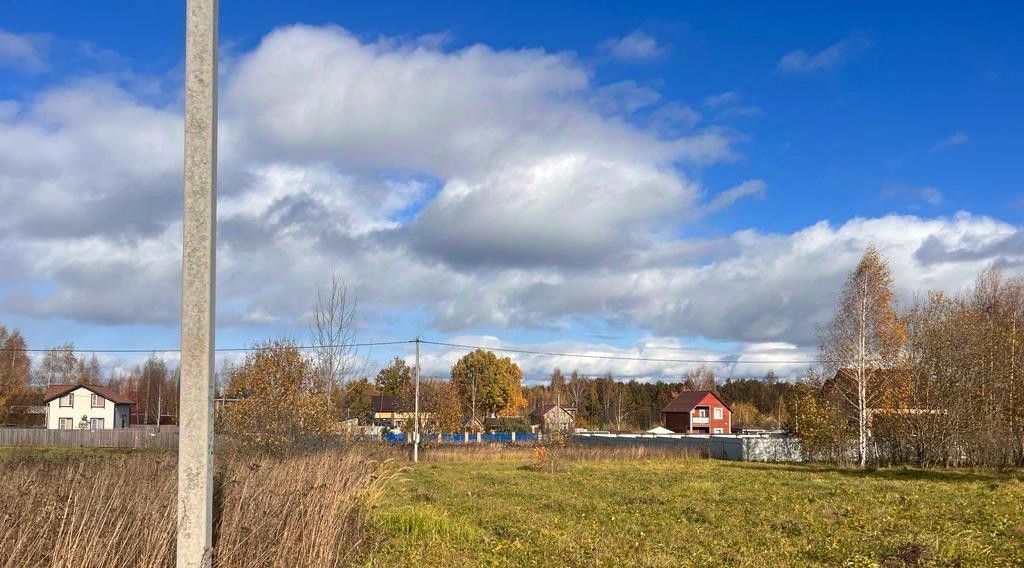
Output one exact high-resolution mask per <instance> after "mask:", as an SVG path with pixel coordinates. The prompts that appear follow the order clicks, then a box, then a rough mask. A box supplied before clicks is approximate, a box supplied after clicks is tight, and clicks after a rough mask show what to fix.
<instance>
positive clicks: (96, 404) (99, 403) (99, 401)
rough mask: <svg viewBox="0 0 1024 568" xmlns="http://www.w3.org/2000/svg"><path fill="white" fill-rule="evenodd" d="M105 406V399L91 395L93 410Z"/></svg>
mask: <svg viewBox="0 0 1024 568" xmlns="http://www.w3.org/2000/svg"><path fill="white" fill-rule="evenodd" d="M106 405H107V399H105V398H103V397H102V396H100V395H98V394H94V395H92V407H93V408H103V407H105V406H106Z"/></svg>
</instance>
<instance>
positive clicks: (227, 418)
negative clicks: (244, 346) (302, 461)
mask: <svg viewBox="0 0 1024 568" xmlns="http://www.w3.org/2000/svg"><path fill="white" fill-rule="evenodd" d="M315 383H316V375H315V373H314V368H313V365H312V364H311V363H310V361H309V359H307V358H306V357H305V356H304V355H303V354H302V352H301V351H300V350H299V349H298V348H297V346H296V345H295V343H293V342H291V341H289V340H272V341H268V342H266V343H262V344H260V345H257V346H256V348H255V350H254V351H252V352H250V353H249V354H248V355H246V357H245V360H244V361H243V362H242V363H241V364H240V365H238V366H236V367H233V368H231V369H230V370H229V371H228V387H227V391H226V393H225V394H226V396H227V398H228V399H229V400H231V402H230V403H228V404H226V405H225V407H224V410H223V412H222V415H221V416H220V417H219V419H220V421H221V424H220V430H221V431H224V432H228V433H230V434H232V435H233V436H234V438H235V439H236V440H237V441H238V442H240V443H241V444H243V445H246V446H252V447H257V448H263V449H268V450H275V449H282V448H285V447H288V446H290V445H293V444H296V443H298V442H302V441H306V440H309V439H322V438H324V437H326V436H327V435H328V434H329V433H330V432H331V430H332V426H333V423H332V419H331V417H330V414H329V412H328V408H327V403H326V401H325V399H324V397H323V396H322V395H320V394H318V391H317V390H316V389H315Z"/></svg>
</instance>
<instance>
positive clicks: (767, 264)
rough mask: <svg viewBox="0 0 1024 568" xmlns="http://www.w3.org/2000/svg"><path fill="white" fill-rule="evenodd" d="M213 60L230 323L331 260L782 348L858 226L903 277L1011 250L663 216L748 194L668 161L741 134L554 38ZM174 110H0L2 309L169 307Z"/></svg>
mask: <svg viewBox="0 0 1024 568" xmlns="http://www.w3.org/2000/svg"><path fill="white" fill-rule="evenodd" d="M224 82H225V90H224V106H223V110H224V112H223V115H222V116H223V121H222V123H221V134H222V136H221V147H220V150H221V156H222V162H221V171H220V178H219V179H220V195H219V198H220V206H221V207H220V211H219V214H220V217H219V227H218V231H219V234H218V238H219V249H218V288H217V290H218V294H219V298H218V310H219V315H218V317H219V322H220V323H221V324H222V325H226V326H237V327H238V328H242V329H246V326H255V327H253V329H258V330H259V332H260V333H263V332H265V330H266V328H265V327H260V326H266V325H269V324H274V325H281V326H288V325H301V324H302V323H304V318H305V317H306V316H307V314H308V310H309V304H310V302H309V295H310V293H311V291H312V290H313V288H314V287H315V286H316V285H317V284H318V283H322V281H323V280H324V279H325V278H326V277H327V276H328V275H329V274H330V272H331V271H332V270H334V271H337V272H338V273H340V274H342V275H343V276H344V277H345V278H346V279H348V280H349V282H350V283H351V285H352V286H353V289H354V292H355V293H356V294H357V295H358V297H359V299H360V305H361V310H362V312H361V313H362V314H363V316H362V317H363V318H365V319H368V320H374V319H380V318H383V317H384V316H385V315H386V314H388V313H395V312H399V313H412V312H415V313H417V314H422V316H423V317H425V318H428V319H429V320H430V322H431V325H432V326H433V328H434V329H435V330H437V331H438V332H445V333H465V332H466V330H469V329H478V330H479V329H482V328H488V327H490V328H496V329H503V328H518V329H522V328H537V327H545V328H562V329H568V328H569V327H570V326H571V325H572V324H574V323H576V322H578V321H590V322H593V321H597V322H600V323H601V324H602V325H606V326H608V327H619V326H621V327H625V328H629V329H640V330H645V332H647V333H650V334H651V335H652V336H657V337H693V336H703V337H707V338H711V339H718V340H724V341H735V342H739V344H740V345H741V347H740V349H741V350H745V351H749V352H751V353H754V352H761V351H765V352H773V351H772V350H773V349H776V347H772V345H774V344H776V343H784V344H787V345H788V346H795V347H793V348H794V349H797V350H800V351H801V352H803V351H806V350H807V349H808V348H809V346H811V345H813V335H814V325H815V323H816V322H819V321H825V320H826V319H827V318H828V317H829V315H830V313H831V307H832V303H833V302H834V299H835V291H836V290H837V289H838V286H839V284H840V283H841V281H842V278H843V277H844V275H845V274H846V272H847V271H848V270H850V268H851V267H852V266H853V265H854V264H855V262H856V260H857V258H858V256H859V255H860V253H861V252H862V251H863V248H864V247H865V246H866V245H867V244H869V243H876V244H878V245H879V246H880V247H881V248H882V250H883V251H884V252H885V253H886V254H888V255H889V256H890V258H891V259H892V261H893V266H894V270H895V272H896V277H897V282H898V283H899V286H900V292H901V296H902V297H904V298H907V297H909V294H910V293H911V291H913V290H917V289H924V288H930V287H937V288H943V289H947V290H956V289H958V288H960V287H962V286H964V285H965V284H967V283H969V282H970V280H971V279H972V278H973V276H974V274H975V273H976V272H977V270H978V269H979V268H981V267H983V266H985V265H987V264H989V263H991V262H1000V263H1003V264H1005V265H1007V266H1010V267H1014V266H1019V265H1020V263H1022V262H1024V249H1022V245H1021V239H1020V237H1019V235H1020V233H1019V232H1018V229H1017V228H1016V227H1014V226H1011V225H1007V224H1005V223H1000V222H998V221H995V220H993V219H989V218H986V217H974V216H969V215H964V216H958V217H956V218H952V219H945V218H940V219H920V218H916V217H895V216H891V217H884V218H881V219H855V220H853V221H850V222H848V223H845V224H842V225H839V226H832V225H829V224H827V223H819V224H815V225H812V226H810V227H806V228H804V229H802V230H799V231H796V232H794V233H792V234H763V233H759V232H756V231H739V232H736V233H734V234H731V235H725V236H721V237H717V238H713V239H681V238H679V237H677V236H674V235H677V234H678V233H679V229H680V228H681V227H683V226H684V223H685V222H686V220H688V219H691V218H693V216H694V215H697V214H700V213H701V212H703V211H704V210H705V208H719V209H720V208H722V207H725V206H727V205H728V204H729V203H732V202H734V201H736V200H738V199H741V198H743V197H750V196H758V195H760V194H762V193H763V192H764V182H762V181H760V180H751V181H748V182H745V183H744V184H741V185H739V186H737V187H735V188H732V189H730V190H726V191H725V192H722V193H721V194H719V195H718V196H716V197H715V198H712V199H711V201H710V202H709V203H702V202H701V195H702V194H703V190H702V188H701V187H700V186H699V184H697V183H696V182H694V181H693V180H692V179H690V178H689V177H687V176H686V174H685V173H684V172H686V171H687V170H688V169H690V168H691V167H693V166H695V165H700V164H709V163H716V162H721V161H723V160H728V159H732V158H733V157H735V156H736V151H735V149H734V145H735V143H736V141H737V140H738V139H740V138H741V136H740V135H739V134H737V133H735V132H732V131H729V130H726V129H723V128H721V127H716V126H714V125H708V126H704V127H702V128H701V129H700V130H698V131H692V130H687V131H686V133H685V134H678V133H676V134H672V133H666V132H665V131H664V130H661V129H655V128H652V127H644V126H638V125H637V124H636V123H635V122H634V121H631V120H630V119H629V115H630V113H631V112H632V111H630V110H629V109H630V105H629V104H625V105H618V106H615V105H612V106H610V107H605V108H601V109H597V108H595V107H596V106H597V105H596V103H595V100H597V99H599V98H600V96H601V95H600V94H599V91H600V90H601V89H602V87H603V86H602V85H597V84H594V82H593V79H592V77H591V76H590V75H589V73H588V71H587V69H586V68H585V67H584V66H583V65H582V64H581V63H579V62H578V61H577V60H576V59H575V58H574V57H573V56H572V55H570V54H549V53H546V52H543V51H540V50H519V51H495V50H492V49H489V48H487V47H484V46H472V47H469V48H466V49H461V50H457V51H444V50H443V49H442V48H439V47H435V46H433V45H432V44H427V45H425V44H423V43H422V42H417V41H411V42H401V41H394V40H381V41H378V42H374V43H365V42H360V41H359V40H357V39H355V38H353V37H352V36H351V35H350V34H348V33H347V32H345V31H344V30H341V29H338V28H310V27H302V26H300V27H292V28H286V29H283V30H278V31H276V32H274V33H272V34H270V35H268V36H267V37H266V38H265V39H264V41H263V42H262V43H261V45H260V46H259V47H257V48H256V49H254V50H253V51H250V52H246V53H241V54H238V56H237V58H236V59H235V61H234V63H233V65H232V66H231V67H230V69H229V70H228V71H227V75H226V76H225V78H224ZM631 90H632V89H631V88H626V89H625V90H624V91H623V92H628V91H631ZM648 95H649V94H648ZM625 98H627V99H628V98H629V97H625ZM647 98H648V100H649V101H650V102H648V103H646V104H648V105H649V106H650V108H651V110H652V111H657V110H659V109H661V108H665V107H666V105H661V106H658V105H659V104H660V100H659V101H653V100H652V99H653V98H654V97H650V96H648V97H647ZM668 108H670V109H671V108H673V107H671V106H669V107H668ZM616 109H618V110H616ZM652 114H653V112H652ZM681 126H683V127H684V128H690V129H692V128H693V127H694V126H695V124H691V125H689V126H686V125H681ZM180 131H181V118H180V115H179V110H178V108H177V107H176V106H173V107H160V106H155V105H152V104H148V103H146V102H144V101H143V99H141V98H140V97H137V96H134V95H133V94H132V93H131V92H129V91H128V90H126V89H125V88H120V87H118V86H117V85H114V84H112V83H110V82H109V81H102V80H90V81H79V82H70V83H68V84H65V85H64V86H62V87H59V88H55V89H51V90H48V91H44V92H40V93H37V94H36V95H34V96H32V97H28V98H26V99H25V100H24V101H19V102H18V105H17V108H15V109H14V110H11V111H7V112H2V113H0V202H5V203H12V202H15V203H19V207H16V208H2V209H0V266H4V267H5V270H3V271H0V289H2V290H3V294H5V295H4V296H3V297H0V315H4V314H12V313H16V314H19V315H21V316H22V317H29V318H31V317H36V318H50V317H53V318H70V319H73V320H78V321H82V322H88V323H101V324H117V323H129V322H148V323H154V324H158V325H163V326H173V325H174V324H175V322H176V321H177V318H178V301H179V300H178V298H179V284H180V263H181V261H180V238H181V227H180V217H181V211H180V207H181V202H180V191H181V190H180V188H181V171H180V170H181V166H180V164H181V162H180V160H181V134H180ZM565 347H566V349H564V350H568V348H569V347H572V348H574V349H575V348H580V349H591V348H595V349H604V348H605V347H601V346H587V345H584V344H579V345H566V346H565ZM677 347H685V346H682V345H679V346H677ZM790 348H791V347H785V349H790ZM757 350H761V351H757ZM627 351H628V350H627ZM636 351H637V352H639V351H640V348H639V347H637V348H636ZM644 352H645V353H646V352H647V351H644ZM701 356H703V355H701ZM540 366H541V363H537V368H538V369H539V368H540ZM565 367H566V368H568V367H569V365H568V364H567V365H565ZM595 369H596V368H595ZM616 369H620V368H619V367H616ZM678 370H679V369H676V368H671V369H669V370H666V371H664V372H671V373H673V374H674V373H676V372H677V371H678ZM777 370H778V369H777ZM655 371H658V370H657V369H647V368H640V367H637V368H630V367H628V366H623V367H621V370H620V371H617V372H620V373H627V372H630V373H633V372H635V373H636V374H642V373H647V372H651V373H653V372H655ZM658 372H661V371H658Z"/></svg>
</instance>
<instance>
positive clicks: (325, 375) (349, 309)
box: [309, 274, 359, 414]
mask: <svg viewBox="0 0 1024 568" xmlns="http://www.w3.org/2000/svg"><path fill="white" fill-rule="evenodd" d="M355 318H356V299H355V297H354V296H353V295H352V294H351V293H350V291H349V288H348V286H347V285H346V284H345V282H344V281H343V280H341V279H340V278H339V277H338V275H337V274H331V283H330V286H329V287H328V288H327V289H322V288H320V287H317V290H316V306H315V309H314V312H313V323H312V325H310V328H309V332H310V337H311V340H312V346H313V365H314V373H315V376H316V381H317V383H318V384H317V385H316V386H317V388H318V389H321V390H322V392H323V394H324V397H325V398H326V399H327V402H328V405H330V403H331V397H332V395H333V394H335V393H337V394H338V395H339V401H338V405H339V408H338V410H339V411H340V412H341V413H342V414H344V412H345V407H346V404H345V392H346V389H345V388H343V387H344V386H345V384H346V383H347V382H348V380H349V378H351V377H352V375H353V374H355V373H356V372H357V366H358V361H359V357H358V352H357V349H356V347H355V343H356V328H355Z"/></svg>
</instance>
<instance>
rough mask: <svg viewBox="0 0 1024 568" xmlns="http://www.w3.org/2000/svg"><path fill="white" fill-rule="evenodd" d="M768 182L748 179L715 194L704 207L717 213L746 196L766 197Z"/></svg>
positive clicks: (709, 211) (706, 210)
mask: <svg viewBox="0 0 1024 568" xmlns="http://www.w3.org/2000/svg"><path fill="white" fill-rule="evenodd" d="M767 189H768V184H766V183H765V182H764V180H760V179H752V180H747V181H745V182H743V183H741V184H739V185H737V186H735V187H731V188H729V189H727V190H725V191H723V192H721V193H719V194H717V195H715V196H714V197H713V198H712V199H711V201H710V202H708V204H707V205H706V206H705V207H704V211H705V212H706V213H715V212H717V211H721V210H723V209H727V208H728V207H730V206H731V205H732V204H733V203H736V202H737V201H739V200H740V199H743V198H746V197H753V198H755V199H764V196H765V193H766V192H767Z"/></svg>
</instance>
